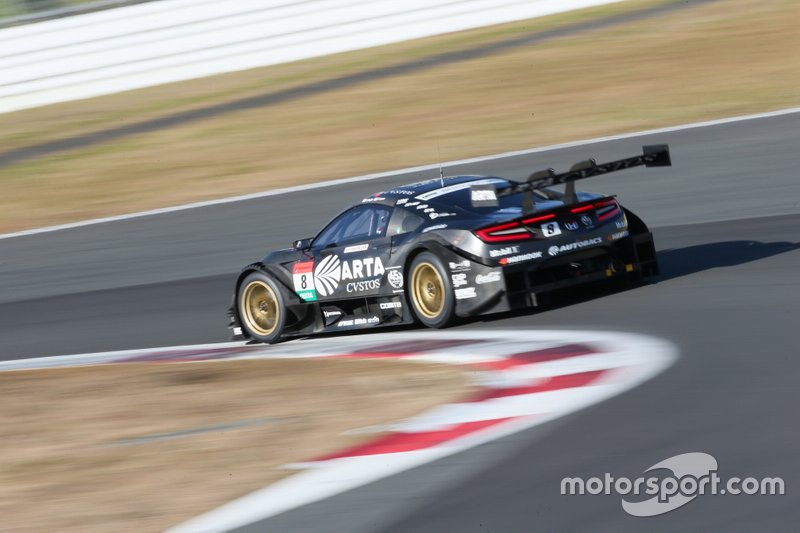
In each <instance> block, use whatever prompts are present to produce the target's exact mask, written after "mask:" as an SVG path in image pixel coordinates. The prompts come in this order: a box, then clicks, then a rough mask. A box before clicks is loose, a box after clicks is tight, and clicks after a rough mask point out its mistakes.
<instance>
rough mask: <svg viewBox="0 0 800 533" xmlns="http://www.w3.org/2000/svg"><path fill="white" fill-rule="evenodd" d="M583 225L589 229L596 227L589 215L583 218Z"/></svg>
mask: <svg viewBox="0 0 800 533" xmlns="http://www.w3.org/2000/svg"><path fill="white" fill-rule="evenodd" d="M581 224H583V225H584V226H586V227H587V228H591V227H593V226H594V222H592V217H590V216H589V215H583V216H582V217H581Z"/></svg>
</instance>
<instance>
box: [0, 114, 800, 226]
mask: <svg viewBox="0 0 800 533" xmlns="http://www.w3.org/2000/svg"><path fill="white" fill-rule="evenodd" d="M794 113H800V107H791V108H787V109H780V110H777V111H769V112H766V113H755V114H752V115H740V116H735V117H728V118H722V119H716V120H706V121H703V122H692V123H689V124H682V125H678V126H668V127H665V128H657V129H652V130H643V131H636V132H632V133H623V134H620V135H608V136H605V137H595V138H592V139H583V140H580V141H572V142H567V143H562V144H553V145H549V146H542V147H538V148H529V149H526V150H517V151H513V152H503V153H499V154H492V155H486V156H480V157H472V158H468V159H457V160H454V161H447V162H444V163H433V164H428V165H420V166H416V167H408V168H402V169H399V170H389V171H386V172H376V173H373V174H365V175H362V176H354V177H350V178H340V179H335V180H330V181H323V182H318V183H309V184H307V185H296V186H294V187H284V188H281V189H272V190H269V191H262V192H257V193H251V194H243V195H239V196H229V197H227V198H219V199H217V200H207V201H204V202H194V203H189V204H183V205H176V206H172V207H162V208H159V209H151V210H149V211H139V212H136V213H128V214H125V215H116V216H111V217H102V218H93V219H89V220H82V221H79V222H70V223H68V224H59V225H56V226H45V227H42V228H34V229H29V230H22V231H17V232H13V233H4V234H0V239H13V238H16V237H27V236H30V235H38V234H41V233H51V232H54V231H61V230H66V229H74V228H82V227H84V226H93V225H95V224H105V223H107V222H119V221H123V220H130V219H134V218H141V217H148V216H153V215H163V214H166V213H174V212H177V211H185V210H188V209H198V208H201V207H212V206H216V205H223V204H232V203H236V202H243V201H247V200H257V199H260V198H267V197H270V196H279V195H282V194H289V193H294V192H302V191H308V190H313V189H322V188H326V187H336V186H337V185H346V184H349V183H358V182H361V181H371V180H376V179H381V178H388V177H391V176H396V175H398V174H409V173H414V172H424V171H427V170H435V169H437V168H439V167H440V166H441V167H451V166H455V165H467V164H472V163H481V162H485V161H494V160H496V159H503V158H507V157H517V156H523V155H530V154H537V153H542V152H549V151H553V150H562V149H565V148H573V147H576V146H585V145H588V144H596V143H601V142H608V141H618V140H622V139H630V138H634V137H641V136H645V135H657V134H660V133H671V132H675V131H681V130H690V129H696V128H706V127H711V126H720V125H724V124H732V123H735V122H744V121H748V120H759V119H764V118H772V117H780V116H784V115H791V114H794Z"/></svg>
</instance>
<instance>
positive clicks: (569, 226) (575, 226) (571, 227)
mask: <svg viewBox="0 0 800 533" xmlns="http://www.w3.org/2000/svg"><path fill="white" fill-rule="evenodd" d="M564 226H565V227H566V228H567V229H568V230H570V231H575V230H576V229H578V228H579V227H580V226H579V225H578V223H577V222H575V221H574V220H570V221H569V222H566V223H565V224H564Z"/></svg>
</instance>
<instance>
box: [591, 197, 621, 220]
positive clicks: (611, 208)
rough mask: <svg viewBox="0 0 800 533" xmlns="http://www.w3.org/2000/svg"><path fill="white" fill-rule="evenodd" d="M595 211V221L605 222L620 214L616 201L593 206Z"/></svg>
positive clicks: (604, 201)
mask: <svg viewBox="0 0 800 533" xmlns="http://www.w3.org/2000/svg"><path fill="white" fill-rule="evenodd" d="M594 207H595V209H596V210H597V220H606V219H609V218H611V217H613V216H615V215H618V214H619V212H620V209H619V204H618V203H617V201H616V200H603V201H602V202H597V203H595V204H594Z"/></svg>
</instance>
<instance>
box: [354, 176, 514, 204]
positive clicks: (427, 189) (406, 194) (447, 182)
mask: <svg viewBox="0 0 800 533" xmlns="http://www.w3.org/2000/svg"><path fill="white" fill-rule="evenodd" d="M478 180H492V181H495V180H497V181H505V180H504V179H503V178H496V177H490V176H447V177H444V178H436V179H430V180H425V181H418V182H416V183H409V184H408V185H402V186H400V187H395V188H393V189H389V190H387V191H382V192H377V193H375V194H373V195H371V196H368V197H366V198H364V199H363V200H362V201H361V202H362V203H377V204H384V205H394V204H395V203H396V202H397V200H399V199H400V198H409V199H410V198H415V197H418V196H420V195H424V194H426V193H432V192H434V191H437V190H439V189H442V190H443V191H444V190H445V189H447V188H449V187H452V186H453V185H460V184H462V183H467V182H473V181H478Z"/></svg>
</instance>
